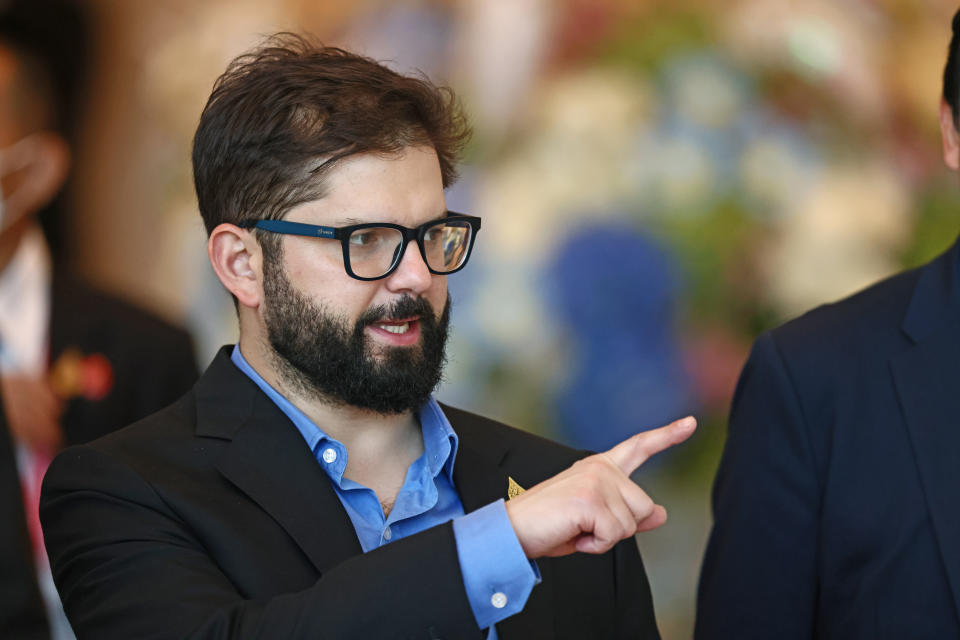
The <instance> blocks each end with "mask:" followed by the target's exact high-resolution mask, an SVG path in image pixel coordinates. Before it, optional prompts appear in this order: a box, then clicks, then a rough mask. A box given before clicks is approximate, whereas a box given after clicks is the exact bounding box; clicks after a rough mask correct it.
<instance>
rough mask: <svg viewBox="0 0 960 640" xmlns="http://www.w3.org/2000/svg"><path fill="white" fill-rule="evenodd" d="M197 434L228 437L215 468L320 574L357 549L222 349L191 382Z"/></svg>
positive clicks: (266, 402)
mask: <svg viewBox="0 0 960 640" xmlns="http://www.w3.org/2000/svg"><path fill="white" fill-rule="evenodd" d="M197 425H198V426H197V434H198V435H200V436H207V437H215V438H222V439H227V440H229V441H230V442H229V444H228V445H227V447H226V450H225V451H224V453H223V454H222V455H221V457H220V458H219V459H218V460H217V462H216V465H217V468H218V470H219V471H220V473H222V474H223V475H224V477H226V478H227V479H228V480H230V482H232V483H233V484H235V485H236V486H237V487H238V488H240V489H241V490H242V491H243V492H244V493H246V494H247V495H248V496H249V497H250V498H251V499H252V500H253V501H254V502H256V503H257V504H258V505H260V507H261V508H263V509H264V511H266V512H267V513H269V514H270V515H271V516H272V517H273V518H274V519H275V520H276V521H277V522H278V523H279V524H280V526H281V527H283V528H284V530H285V531H287V533H289V534H290V536H291V537H292V538H293V539H294V540H295V541H296V543H297V545H298V546H299V547H300V548H301V549H302V550H303V552H304V553H305V554H306V555H307V557H308V558H309V559H310V561H311V562H312V563H313V565H314V566H315V567H316V568H317V570H318V571H320V572H321V573H323V572H325V571H327V570H329V569H330V568H332V567H334V566H336V565H337V564H339V563H341V562H343V561H344V560H346V559H347V558H349V557H351V556H355V555H360V554H361V553H362V549H361V547H360V543H359V541H358V540H357V536H356V532H355V531H354V528H353V525H352V523H351V522H350V518H349V516H347V513H346V511H345V510H344V509H343V505H342V504H341V503H340V500H339V498H337V495H336V493H334V490H333V487H331V486H330V481H329V479H328V478H327V476H326V474H325V473H324V472H323V470H322V469H321V468H320V465H319V464H318V463H317V461H316V459H315V458H314V457H313V454H312V453H311V452H310V450H309V448H308V447H307V445H306V443H305V442H304V440H303V437H302V436H301V435H300V433H299V432H298V431H297V429H296V427H294V426H293V425H292V424H291V423H290V420H289V419H288V418H287V417H286V415H284V413H283V412H282V411H280V409H279V408H278V407H277V406H276V405H275V404H274V403H273V402H271V400H270V399H269V398H268V397H267V396H266V395H264V394H263V392H262V391H260V389H259V388H257V386H256V385H255V384H254V383H253V381H251V380H250V379H249V378H247V376H245V375H244V374H243V373H242V372H241V371H240V370H238V369H237V368H236V366H234V364H233V363H232V362H231V361H230V356H229V348H228V347H224V349H221V351H220V353H219V354H218V355H217V357H216V359H215V360H214V362H213V364H211V365H210V368H209V369H208V370H207V372H206V373H205V374H204V375H203V377H202V378H201V380H200V381H199V382H198V383H197Z"/></svg>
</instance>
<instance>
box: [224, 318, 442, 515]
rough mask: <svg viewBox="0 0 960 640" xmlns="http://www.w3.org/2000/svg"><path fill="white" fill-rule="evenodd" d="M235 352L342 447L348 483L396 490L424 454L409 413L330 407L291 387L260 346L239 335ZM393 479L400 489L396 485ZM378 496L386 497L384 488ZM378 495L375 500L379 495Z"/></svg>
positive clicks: (416, 423)
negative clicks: (239, 352)
mask: <svg viewBox="0 0 960 640" xmlns="http://www.w3.org/2000/svg"><path fill="white" fill-rule="evenodd" d="M240 351H241V353H243V357H244V358H245V359H246V360H247V362H248V363H249V364H250V366H251V367H253V368H254V370H256V372H257V373H259V374H260V375H261V376H262V377H263V379H264V380H266V381H267V382H268V383H269V384H270V386H272V387H273V388H274V389H276V390H277V391H279V392H280V393H281V394H282V395H283V396H284V397H285V398H286V399H287V400H289V401H290V402H291V404H293V405H294V406H295V407H297V409H299V410H300V411H302V412H303V413H304V414H305V415H306V416H307V417H308V418H310V420H312V421H313V423H314V424H316V425H317V426H318V427H320V428H321V429H323V431H324V432H325V433H326V434H327V435H329V436H330V437H332V438H334V439H336V440H339V441H340V442H342V443H343V445H344V446H345V447H346V448H347V452H348V454H349V458H348V462H347V468H346V471H345V475H346V476H347V477H349V478H350V479H352V480H355V481H357V482H361V483H362V484H366V485H367V486H370V487H371V488H374V489H375V490H376V487H374V486H373V485H374V484H381V485H383V484H384V483H385V482H386V484H389V485H394V484H396V485H397V487H396V488H397V489H399V487H400V486H401V485H402V484H403V479H404V477H405V476H406V472H407V469H408V468H409V466H410V465H411V464H412V463H413V461H414V460H416V459H417V458H418V457H419V456H420V455H421V454H422V453H423V435H422V433H421V430H420V423H419V421H418V420H417V418H416V416H415V415H414V413H413V412H412V411H407V412H404V413H400V414H382V413H377V412H375V411H371V410H369V409H363V408H360V407H353V406H348V405H343V404H336V403H332V402H329V401H327V400H325V399H324V398H323V397H322V396H321V395H319V394H316V393H312V392H311V390H310V389H309V388H307V387H306V386H305V385H303V384H290V382H289V381H288V380H287V379H286V376H283V375H281V374H280V372H279V371H278V370H277V367H276V366H275V364H274V361H273V354H272V352H271V351H270V347H269V345H268V343H266V342H265V341H253V340H244V336H243V335H241V338H240ZM373 476H376V478H379V479H374V478H373ZM397 477H399V483H397V482H396V478H397ZM385 478H390V479H389V480H385ZM383 491H384V493H389V491H388V490H387V489H386V488H385V487H384V489H383ZM377 493H378V495H380V494H381V491H377ZM382 498H383V496H382V495H381V499H382Z"/></svg>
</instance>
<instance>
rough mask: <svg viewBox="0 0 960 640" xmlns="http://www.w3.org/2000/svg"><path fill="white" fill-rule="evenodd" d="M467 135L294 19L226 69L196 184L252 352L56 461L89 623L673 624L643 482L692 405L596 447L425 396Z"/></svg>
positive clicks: (177, 626) (431, 91)
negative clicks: (306, 33) (651, 539)
mask: <svg viewBox="0 0 960 640" xmlns="http://www.w3.org/2000/svg"><path fill="white" fill-rule="evenodd" d="M468 134H469V128H468V127H467V125H466V122H465V119H464V117H463V115H462V112H461V110H460V108H459V105H458V103H457V101H456V98H455V97H454V96H453V94H452V92H449V91H448V90H446V89H441V88H438V87H436V86H434V85H433V84H431V83H430V82H429V81H427V80H426V79H425V78H422V77H419V78H415V77H406V76H402V75H399V74H397V73H395V72H393V71H391V70H389V69H387V68H386V67H384V66H382V65H380V64H378V63H376V62H374V61H373V60H370V59H368V58H363V57H360V56H356V55H354V54H351V53H349V52H346V51H343V50H341V49H335V48H327V47H320V46H316V45H313V44H311V43H310V42H308V41H306V40H304V39H302V38H299V37H297V36H294V35H292V34H281V35H279V36H276V37H274V38H273V39H271V40H269V41H268V42H267V43H266V44H265V45H264V46H263V47H262V48H260V49H258V50H256V51H254V52H252V53H250V54H247V55H244V56H241V57H240V58H238V59H236V60H235V61H234V62H233V63H231V65H230V66H229V67H228V69H227V71H226V72H225V73H224V74H223V75H222V76H221V77H220V78H219V80H218V81H217V82H216V84H215V85H214V89H213V93H212V95H211V97H210V99H209V101H208V103H207V106H206V107H205V109H204V111H203V114H202V115H201V117H200V124H199V127H198V129H197V133H196V136H195V138H194V151H193V161H194V180H195V185H196V190H197V197H198V201H199V208H200V211H201V214H202V216H203V219H204V224H205V226H206V229H207V233H208V235H209V239H208V253H209V258H210V261H211V263H212V265H213V268H214V271H215V272H216V274H217V276H218V277H219V279H220V281H221V282H222V283H223V285H224V287H225V288H226V289H227V290H228V291H229V292H230V293H231V294H232V295H233V297H234V300H235V301H236V305H237V312H238V316H239V324H240V341H239V344H238V345H236V346H227V347H224V348H223V349H221V351H220V353H219V354H218V355H217V356H216V357H215V359H214V361H213V362H212V364H211V365H210V367H209V368H208V369H207V371H206V372H205V373H204V374H203V376H202V377H201V378H200V380H199V382H198V383H197V384H196V385H195V386H194V388H193V391H192V392H191V393H190V394H188V395H187V396H185V397H184V398H182V399H181V400H180V401H178V402H177V403H176V404H174V405H172V406H170V407H169V408H167V409H165V410H164V411H162V412H161V413H158V414H155V415H154V416H152V417H150V418H148V419H146V420H143V421H140V422H139V423H137V424H135V425H133V426H132V427H130V428H128V429H124V430H123V431H121V432H118V433H116V434H111V435H110V436H107V437H105V438H102V439H100V440H98V441H96V442H94V443H91V444H89V445H85V446H81V447H76V448H72V449H70V450H69V451H67V452H64V453H63V454H61V455H60V456H58V457H57V459H56V460H55V461H54V462H53V464H52V465H51V467H50V471H49V472H48V473H47V476H46V478H45V480H44V489H43V499H42V508H41V512H42V519H43V524H44V533H45V539H46V544H47V549H48V551H49V553H50V557H51V562H52V566H53V571H54V575H55V579H56V581H57V585H58V587H59V589H60V593H61V595H62V596H63V599H64V603H65V606H66V610H67V612H68V615H69V616H70V620H71V622H72V623H73V625H74V627H75V628H76V629H77V631H78V633H80V635H83V636H88V637H95V638H137V637H144V636H147V635H149V636H151V637H170V638H182V637H187V636H190V637H203V638H227V637H231V638H234V637H235V638H255V637H264V638H306V637H328V638H387V637H390V638H423V639H427V638H439V637H444V638H477V639H479V638H487V639H488V640H489V639H491V638H499V639H500V640H509V639H511V638H514V639H518V640H519V639H525V638H535V637H545V636H549V637H557V638H578V639H579V638H591V637H597V638H658V637H659V633H658V631H657V627H656V623H655V619H654V614H653V605H652V602H651V597H650V591H649V585H648V583H647V578H646V575H645V572H644V569H643V565H642V563H641V561H640V557H639V553H638V550H637V545H636V541H635V538H634V535H635V534H636V533H638V532H639V531H645V530H648V529H651V528H654V527H657V526H659V525H660V524H662V523H663V522H664V520H665V518H666V513H665V511H664V510H663V508H662V507H660V506H658V505H655V504H654V503H653V502H652V501H651V500H650V498H649V497H648V496H646V494H645V493H644V492H643V490H642V489H640V487H638V486H637V485H636V484H634V483H633V482H632V481H631V480H630V478H629V474H630V473H631V472H632V471H633V470H634V469H635V468H637V467H638V466H640V464H642V463H643V462H644V461H645V460H646V459H647V457H649V456H650V455H652V454H654V453H656V452H657V451H659V450H662V449H664V448H666V447H668V446H671V445H672V444H676V443H678V442H680V441H682V440H684V439H686V438H687V437H688V436H689V435H690V434H691V433H692V431H693V429H694V427H695V421H694V420H693V419H692V418H688V419H686V420H681V421H677V422H675V423H673V424H671V425H668V426H666V427H663V428H661V429H656V430H653V431H647V432H644V433H641V434H639V435H637V436H634V437H633V438H631V439H629V440H626V441H625V442H623V443H620V444H619V445H617V446H615V447H613V448H612V449H611V450H609V451H608V452H606V453H605V454H600V455H594V456H589V457H584V456H585V455H586V454H585V453H584V452H576V451H573V450H570V449H567V448H566V447H563V446H561V445H559V444H555V443H552V442H549V441H547V440H543V439H541V438H538V437H536V436H533V435H530V434H527V433H524V432H522V431H518V430H516V429H512V428H510V427H507V426H505V425H502V424H499V423H496V422H493V421H491V420H488V419H485V418H482V417H480V416H477V415H473V414H469V413H466V412H463V411H459V410H457V409H454V408H451V407H446V406H442V405H440V404H439V403H437V402H436V400H435V399H434V398H433V396H432V392H433V390H434V388H435V387H436V385H437V383H438V382H439V380H440V377H441V373H442V368H443V364H444V360H445V356H444V352H445V343H446V337H447V325H448V320H449V297H448V291H447V274H449V273H453V272H456V271H459V270H460V269H462V268H463V267H465V266H466V264H467V260H468V258H469V256H470V252H471V250H472V248H473V243H474V240H475V238H476V234H477V232H478V230H479V229H480V219H479V218H476V217H472V216H467V215H462V214H456V213H453V212H450V211H447V208H446V199H445V195H444V189H445V188H446V187H449V186H450V185H451V184H452V183H453V182H454V180H455V179H456V165H457V161H458V160H459V157H460V153H461V151H462V147H463V145H464V144H465V142H466V139H467V137H468ZM581 458H583V459H581ZM571 465H572V466H571ZM524 487H527V489H526V490H524ZM507 498H509V500H508V501H505V499H507ZM91 521H93V522H96V523H97V526H96V527H90V526H89V523H90V522H91ZM575 552H581V553H575ZM534 560H535V561H536V562H534Z"/></svg>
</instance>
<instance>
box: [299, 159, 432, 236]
mask: <svg viewBox="0 0 960 640" xmlns="http://www.w3.org/2000/svg"><path fill="white" fill-rule="evenodd" d="M324 181H325V183H326V184H325V189H324V196H323V197H322V198H320V199H319V200H314V201H312V202H308V203H305V204H304V205H301V206H300V207H297V208H296V209H294V210H293V211H291V213H290V215H288V216H287V218H288V219H298V220H299V219H302V218H303V216H309V217H311V218H314V219H313V220H311V221H313V222H316V223H318V224H351V223H356V222H399V223H401V224H409V223H411V222H415V221H426V220H429V219H432V218H436V217H438V216H440V215H442V214H443V212H444V210H445V209H446V204H445V200H444V195H443V177H442V175H441V172H440V162H439V160H438V159H437V154H436V152H435V151H434V150H433V148H432V147H423V146H417V147H407V148H406V149H404V150H403V151H401V152H400V153H396V154H389V155H385V154H374V153H361V154H357V155H354V156H349V157H347V158H345V159H344V160H342V161H341V162H339V163H338V164H337V165H336V166H335V167H334V168H333V169H331V170H330V172H329V173H328V174H327V175H326V176H325V180H324ZM303 221H307V220H305V219H304V220H303Z"/></svg>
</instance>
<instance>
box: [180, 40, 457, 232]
mask: <svg viewBox="0 0 960 640" xmlns="http://www.w3.org/2000/svg"><path fill="white" fill-rule="evenodd" d="M469 136H470V129H469V126H468V125H467V122H466V118H465V116H464V114H463V110H462V108H461V106H460V104H459V102H458V100H457V98H456V96H455V95H454V94H453V92H452V91H451V90H450V89H449V88H446V87H437V86H435V85H434V84H432V83H431V82H430V81H429V80H428V79H427V78H425V77H408V76H403V75H401V74H398V73H396V72H394V71H392V70H390V69H388V68H386V67H385V66H383V65H382V64H379V63H377V62H376V61H374V60H371V59H369V58H365V57H362V56H358V55H355V54H352V53H350V52H348V51H344V50H343V49H338V48H335V47H325V46H323V45H320V44H316V43H314V42H312V41H311V40H309V39H307V38H305V37H302V36H299V35H296V34H292V33H280V34H276V35H274V36H272V37H270V38H269V39H268V40H267V41H266V42H265V43H264V45H263V46H261V47H260V48H258V49H256V50H254V51H252V52H250V53H247V54H244V55H242V56H240V57H238V58H236V59H235V60H234V61H233V62H231V63H230V65H229V66H228V67H227V70H226V71H225V72H224V74H223V75H222V76H220V77H219V78H218V79H217V81H216V83H215V84H214V87H213V92H212V93H211V95H210V100H209V101H208V102H207V105H206V107H205V108H204V110H203V114H202V115H201V116H200V124H199V126H198V127H197V133H196V135H195V136H194V139H193V177H194V185H195V187H196V190H197V200H198V202H199V205H200V215H201V216H203V222H204V225H205V226H206V229H207V233H210V231H212V230H213V228H214V227H216V226H217V225H218V224H220V223H223V222H231V223H234V224H239V223H241V222H243V221H245V220H250V219H258V218H269V219H277V218H281V217H282V216H283V215H284V214H285V213H286V212H287V211H289V210H290V209H291V208H292V207H294V206H296V205H298V204H301V203H303V202H308V201H310V200H316V199H319V198H321V197H323V194H324V181H323V176H324V174H325V173H326V172H327V171H329V170H330V169H331V168H332V167H334V166H336V164H337V163H338V162H339V161H340V160H343V159H344V158H346V157H348V156H352V155H354V154H358V153H366V152H372V153H382V154H388V155H389V154H395V153H400V152H402V151H403V150H404V149H405V148H407V147H410V146H418V145H426V146H430V147H433V149H434V150H436V152H437V157H438V158H439V160H440V171H441V175H442V176H443V186H444V187H447V186H449V185H450V184H452V183H453V182H454V181H455V180H456V178H457V170H456V165H457V163H458V161H459V159H460V155H461V153H462V150H463V147H464V145H465V144H466V141H467V139H468V138H469Z"/></svg>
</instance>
